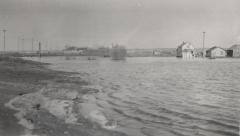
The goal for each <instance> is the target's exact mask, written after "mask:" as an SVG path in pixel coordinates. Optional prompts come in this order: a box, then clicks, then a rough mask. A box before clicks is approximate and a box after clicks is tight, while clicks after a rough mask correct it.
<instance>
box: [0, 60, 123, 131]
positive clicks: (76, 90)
mask: <svg viewBox="0 0 240 136" xmlns="http://www.w3.org/2000/svg"><path fill="white" fill-rule="evenodd" d="M47 65H48V64H43V63H38V62H33V61H26V60H22V59H16V58H0V73H1V75H0V96H1V100H0V135H1V136H2V135H3V136H5V135H6V136H20V135H26V134H28V135H37V136H66V135H68V136H80V135H81V136H124V135H125V134H122V133H118V132H115V131H114V129H112V128H114V127H115V125H116V124H114V122H112V121H110V120H108V119H107V118H106V116H105V115H104V114H103V113H102V112H101V110H96V109H95V110H93V109H94V108H95V107H94V103H92V102H89V100H88V99H87V98H88V97H86V96H89V95H92V94H94V93H97V92H98V91H99V90H96V89H93V88H88V87H86V86H87V85H88V83H87V82H85V81H84V80H83V79H81V78H80V77H74V76H72V75H74V74H76V73H66V72H60V71H53V70H50V69H48V68H47ZM87 113H89V114H87ZM110 129H111V130H110Z"/></svg>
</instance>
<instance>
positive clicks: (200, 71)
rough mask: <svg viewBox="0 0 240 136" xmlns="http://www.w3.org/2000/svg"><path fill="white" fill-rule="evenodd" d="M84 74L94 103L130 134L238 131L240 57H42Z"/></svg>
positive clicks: (229, 134) (188, 135) (225, 134)
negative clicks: (94, 92) (96, 90)
mask: <svg viewBox="0 0 240 136" xmlns="http://www.w3.org/2000/svg"><path fill="white" fill-rule="evenodd" d="M41 61H44V62H50V63H53V65H52V67H53V68H54V69H58V70H65V71H74V72H80V73H88V74H86V75H85V78H86V79H87V80H90V81H91V82H92V83H93V84H94V85H95V86H98V87H99V88H100V89H101V91H102V93H100V94H99V95H97V104H98V106H99V107H101V108H103V109H104V110H105V111H106V112H107V113H108V114H110V115H111V116H112V117H114V118H115V120H117V121H118V126H119V128H118V129H119V131H123V132H125V133H127V134H129V135H130V136H238V133H239V120H240V59H215V60H208V59H206V60H203V59H202V60H181V59H177V58H127V60H126V61H112V60H110V59H109V58H99V59H97V60H92V61H88V60H87V59H86V58H84V57H79V58H76V59H74V60H65V59H64V57H56V58H55V57H54V58H42V60H41Z"/></svg>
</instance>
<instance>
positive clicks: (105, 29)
mask: <svg viewBox="0 0 240 136" xmlns="http://www.w3.org/2000/svg"><path fill="white" fill-rule="evenodd" d="M239 7H240V0H0V29H3V28H5V29H7V30H8V31H7V33H6V37H7V41H6V44H7V49H8V50H10V49H17V45H18V44H17V43H18V41H19V45H21V43H22V40H21V39H25V40H24V45H25V47H24V48H25V49H26V48H28V49H30V47H31V38H34V39H36V40H41V41H42V42H43V44H44V48H46V45H48V46H47V48H48V49H56V48H62V47H64V45H66V44H68V45H74V46H79V47H80V46H90V45H91V46H102V45H107V46H109V45H111V43H119V44H124V45H126V47H127V48H175V47H177V46H178V45H179V44H180V43H181V42H182V41H190V42H191V43H192V44H193V45H194V46H195V47H196V48H197V47H201V46H202V32H203V31H206V47H211V46H213V45H215V46H221V47H225V48H226V47H229V46H231V45H232V44H235V43H240V8H239ZM2 37H3V34H2V32H1V33H0V50H2V47H3V39H2ZM18 39H20V40H18ZM34 46H37V44H36V42H35V45H34Z"/></svg>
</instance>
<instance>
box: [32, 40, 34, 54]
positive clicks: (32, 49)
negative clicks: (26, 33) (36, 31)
mask: <svg viewBox="0 0 240 136" xmlns="http://www.w3.org/2000/svg"><path fill="white" fill-rule="evenodd" d="M33 43H34V39H33V38H32V52H33Z"/></svg>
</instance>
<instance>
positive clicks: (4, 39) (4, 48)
mask: <svg viewBox="0 0 240 136" xmlns="http://www.w3.org/2000/svg"><path fill="white" fill-rule="evenodd" d="M2 31H3V51H4V54H5V52H6V36H5V33H6V31H7V30H6V29H3V30H2Z"/></svg>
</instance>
